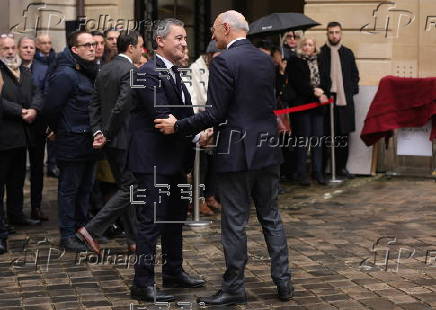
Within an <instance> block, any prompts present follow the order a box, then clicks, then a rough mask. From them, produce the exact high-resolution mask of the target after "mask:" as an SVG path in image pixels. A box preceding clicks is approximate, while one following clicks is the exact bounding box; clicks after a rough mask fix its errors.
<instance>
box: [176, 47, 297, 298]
mask: <svg viewBox="0 0 436 310" xmlns="http://www.w3.org/2000/svg"><path fill="white" fill-rule="evenodd" d="M209 70H210V72H209V88H208V94H207V98H208V104H209V105H211V107H210V108H209V109H207V108H206V110H205V111H204V112H200V113H198V114H195V115H194V116H192V117H190V118H187V119H182V120H178V121H177V122H176V125H175V130H176V133H177V134H181V133H193V132H198V131H200V130H203V129H205V128H209V127H212V126H215V127H216V128H215V131H216V134H217V136H216V139H217V142H216V144H217V148H216V154H215V157H216V170H217V194H218V198H219V199H220V201H221V204H222V206H223V208H222V221H221V229H222V243H223V247H224V254H225V258H226V266H227V270H226V272H225V274H224V279H223V290H224V291H227V292H232V293H241V294H242V292H243V291H244V269H245V264H246V262H247V260H248V257H247V237H246V234H245V228H244V227H245V225H246V223H247V222H248V217H249V213H250V203H251V200H252V201H253V202H254V205H255V207H256V212H257V217H258V219H259V222H260V223H261V225H262V229H263V233H264V236H265V241H266V243H267V246H268V252H269V254H270V257H271V276H272V278H273V281H274V282H275V283H276V284H277V285H279V284H282V283H287V282H288V281H289V279H290V272H289V266H288V249H287V243H286V235H285V233H284V229H283V225H282V223H281V219H280V215H279V212H278V207H277V196H278V188H279V178H280V166H279V165H280V163H281V161H282V157H281V149H280V145H279V144H278V143H277V131H278V130H277V121H276V117H275V115H274V113H273V110H274V109H275V108H276V99H275V95H274V83H275V71H274V65H273V63H272V60H271V57H269V56H268V55H266V54H264V53H263V52H261V51H259V50H258V49H256V48H255V47H254V46H253V45H252V44H251V43H250V41H249V40H247V39H243V40H237V41H236V42H234V43H233V44H232V45H231V46H230V48H229V49H228V50H227V51H225V52H223V53H221V54H220V55H219V56H217V57H216V58H214V59H213V61H212V62H211V65H210V68H209ZM220 124H221V125H220Z"/></svg>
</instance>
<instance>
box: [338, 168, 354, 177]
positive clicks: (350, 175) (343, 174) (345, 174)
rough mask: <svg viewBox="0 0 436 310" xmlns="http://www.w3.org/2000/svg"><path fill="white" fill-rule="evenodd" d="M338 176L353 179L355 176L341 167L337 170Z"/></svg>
mask: <svg viewBox="0 0 436 310" xmlns="http://www.w3.org/2000/svg"><path fill="white" fill-rule="evenodd" d="M338 176H340V177H345V178H347V179H354V178H355V175H354V174H351V173H350V171H348V170H347V169H342V170H341V171H339V172H338Z"/></svg>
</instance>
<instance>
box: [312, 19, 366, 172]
mask: <svg viewBox="0 0 436 310" xmlns="http://www.w3.org/2000/svg"><path fill="white" fill-rule="evenodd" d="M341 40H342V26H341V24H340V23H338V22H330V23H329V24H328V25H327V42H326V44H325V45H323V46H322V47H321V52H320V54H319V60H320V62H321V64H322V66H323V68H324V69H323V70H322V75H321V83H322V84H325V85H326V89H325V90H326V91H327V93H328V94H329V95H330V96H334V98H335V107H334V108H335V113H334V116H335V136H337V137H339V136H341V137H342V139H341V140H342V146H341V147H337V148H335V155H336V156H335V158H336V172H337V175H339V176H343V177H346V178H349V179H351V178H353V177H354V176H353V175H352V174H350V173H349V172H348V170H347V168H346V166H347V160H348V140H349V134H350V132H353V131H354V130H355V129H356V121H355V112H354V100H353V96H354V95H356V94H357V93H359V80H360V78H359V70H358V68H357V65H356V59H355V58H354V54H353V52H352V51H351V50H350V49H349V48H346V47H345V46H343V45H342V44H341ZM328 126H329V127H328V128H329V129H328V131H329V130H330V122H328Z"/></svg>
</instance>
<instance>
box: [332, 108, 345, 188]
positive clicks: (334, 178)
mask: <svg viewBox="0 0 436 310" xmlns="http://www.w3.org/2000/svg"><path fill="white" fill-rule="evenodd" d="M334 105H335V102H334V100H333V102H331V103H330V138H331V146H330V152H331V155H330V158H331V170H332V178H331V180H330V181H329V182H330V183H342V180H338V179H336V154H335V111H334Z"/></svg>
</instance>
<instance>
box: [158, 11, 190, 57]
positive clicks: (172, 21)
mask: <svg viewBox="0 0 436 310" xmlns="http://www.w3.org/2000/svg"><path fill="white" fill-rule="evenodd" d="M171 25H174V26H180V27H184V26H185V24H184V23H183V22H182V21H181V20H179V19H176V18H165V19H162V20H158V21H157V22H156V24H155V26H154V29H153V44H154V46H153V48H154V49H156V48H157V43H156V38H157V37H162V38H165V37H166V36H167V35H168V34H169V33H170V26H171Z"/></svg>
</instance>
